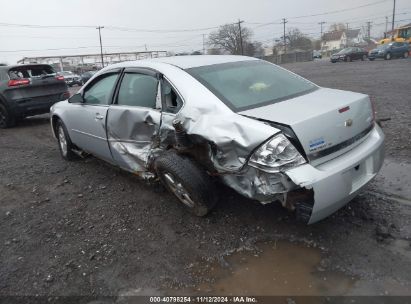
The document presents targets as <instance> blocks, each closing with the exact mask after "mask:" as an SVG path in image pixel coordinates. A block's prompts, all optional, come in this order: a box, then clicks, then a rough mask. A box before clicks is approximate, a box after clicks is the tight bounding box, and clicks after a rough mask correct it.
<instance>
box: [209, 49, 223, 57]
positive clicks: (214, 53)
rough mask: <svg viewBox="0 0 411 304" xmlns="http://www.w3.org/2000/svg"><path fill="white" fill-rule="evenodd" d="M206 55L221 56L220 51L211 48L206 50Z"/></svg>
mask: <svg viewBox="0 0 411 304" xmlns="http://www.w3.org/2000/svg"><path fill="white" fill-rule="evenodd" d="M207 54H208V55H221V50H220V49H217V48H211V49H208V50H207Z"/></svg>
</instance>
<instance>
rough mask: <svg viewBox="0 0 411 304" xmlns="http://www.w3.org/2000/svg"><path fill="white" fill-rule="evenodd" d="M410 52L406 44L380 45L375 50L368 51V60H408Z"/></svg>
mask: <svg viewBox="0 0 411 304" xmlns="http://www.w3.org/2000/svg"><path fill="white" fill-rule="evenodd" d="M409 52H410V45H409V43H407V42H391V43H387V44H381V45H379V46H378V47H377V48H376V49H373V50H371V51H370V53H369V55H368V59H370V60H371V61H372V60H374V59H376V58H384V59H385V60H390V59H391V58H395V57H396V58H399V57H402V58H408V56H409Z"/></svg>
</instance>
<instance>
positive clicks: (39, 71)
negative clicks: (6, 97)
mask: <svg viewBox="0 0 411 304" xmlns="http://www.w3.org/2000/svg"><path fill="white" fill-rule="evenodd" d="M55 73H56V72H55V71H54V70H53V68H52V67H51V66H49V65H33V66H20V67H15V68H12V69H10V70H9V77H10V79H21V78H33V77H34V78H35V77H42V76H46V75H51V74H55Z"/></svg>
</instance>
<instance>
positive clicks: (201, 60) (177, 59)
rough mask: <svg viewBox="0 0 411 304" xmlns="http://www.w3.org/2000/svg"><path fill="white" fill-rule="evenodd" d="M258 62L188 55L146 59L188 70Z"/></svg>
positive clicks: (247, 58)
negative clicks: (232, 63)
mask: <svg viewBox="0 0 411 304" xmlns="http://www.w3.org/2000/svg"><path fill="white" fill-rule="evenodd" d="M246 60H258V59H257V58H253V57H247V56H236V55H188V56H172V57H160V58H154V59H148V60H147V61H152V62H160V63H166V64H171V65H174V66H177V67H179V68H181V69H189V68H194V67H200V66H206V65H213V64H220V63H228V62H237V61H246Z"/></svg>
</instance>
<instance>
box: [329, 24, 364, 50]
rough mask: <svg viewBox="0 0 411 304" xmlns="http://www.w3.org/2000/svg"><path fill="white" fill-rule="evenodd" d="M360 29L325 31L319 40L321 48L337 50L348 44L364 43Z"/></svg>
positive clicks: (361, 44) (358, 44)
mask: <svg viewBox="0 0 411 304" xmlns="http://www.w3.org/2000/svg"><path fill="white" fill-rule="evenodd" d="M366 44H367V43H366V41H365V40H364V36H363V34H362V31H361V29H348V30H340V31H332V32H328V33H325V34H324V35H323V37H322V41H321V50H323V51H332V50H339V49H342V48H345V47H349V46H363V45H366Z"/></svg>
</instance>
